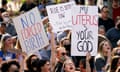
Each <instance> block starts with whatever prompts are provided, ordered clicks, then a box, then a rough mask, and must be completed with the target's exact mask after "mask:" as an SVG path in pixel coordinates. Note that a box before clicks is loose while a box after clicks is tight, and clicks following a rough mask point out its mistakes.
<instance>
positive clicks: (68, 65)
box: [63, 58, 76, 72]
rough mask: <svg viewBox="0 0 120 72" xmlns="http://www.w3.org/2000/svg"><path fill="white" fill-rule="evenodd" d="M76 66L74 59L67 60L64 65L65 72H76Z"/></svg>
mask: <svg viewBox="0 0 120 72" xmlns="http://www.w3.org/2000/svg"><path fill="white" fill-rule="evenodd" d="M75 69H76V68H75V65H74V62H73V61H72V59H69V58H68V59H66V60H65V61H64V64H63V72H75Z"/></svg>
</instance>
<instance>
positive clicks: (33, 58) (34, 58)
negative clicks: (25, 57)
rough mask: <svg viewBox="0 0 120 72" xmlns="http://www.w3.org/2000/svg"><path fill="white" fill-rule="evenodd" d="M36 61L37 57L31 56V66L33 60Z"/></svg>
mask: <svg viewBox="0 0 120 72" xmlns="http://www.w3.org/2000/svg"><path fill="white" fill-rule="evenodd" d="M36 59H38V57H37V56H33V57H32V58H31V64H32V62H33V61H34V60H36Z"/></svg>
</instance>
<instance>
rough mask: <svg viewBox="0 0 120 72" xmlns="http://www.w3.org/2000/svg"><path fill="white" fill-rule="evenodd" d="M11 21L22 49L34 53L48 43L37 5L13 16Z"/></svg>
mask: <svg viewBox="0 0 120 72" xmlns="http://www.w3.org/2000/svg"><path fill="white" fill-rule="evenodd" d="M13 22H14V24H15V28H16V31H17V33H18V38H19V40H20V44H21V47H22V51H25V52H26V53H27V54H29V53H34V52H36V51H38V50H40V49H41V48H44V47H45V46H47V45H48V44H49V42H48V38H47V36H46V33H45V31H44V27H43V24H42V22H41V18H40V13H39V11H38V9H37V7H36V8H34V9H32V10H30V11H29V12H27V13H25V14H22V15H20V16H18V17H15V18H13Z"/></svg>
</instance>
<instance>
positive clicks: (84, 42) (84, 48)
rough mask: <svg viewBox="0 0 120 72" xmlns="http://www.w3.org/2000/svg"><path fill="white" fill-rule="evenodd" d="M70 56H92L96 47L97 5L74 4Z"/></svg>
mask: <svg viewBox="0 0 120 72" xmlns="http://www.w3.org/2000/svg"><path fill="white" fill-rule="evenodd" d="M72 24H73V29H72V43H71V45H72V46H71V55H72V56H86V53H87V52H88V51H89V52H90V53H91V55H92V56H95V55H96V54H97V49H98V45H97V44H98V7H97V6H75V7H73V9H72Z"/></svg>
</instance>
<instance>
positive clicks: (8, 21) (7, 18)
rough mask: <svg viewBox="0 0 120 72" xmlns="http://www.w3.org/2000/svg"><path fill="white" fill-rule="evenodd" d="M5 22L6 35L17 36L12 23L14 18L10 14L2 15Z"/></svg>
mask: <svg viewBox="0 0 120 72" xmlns="http://www.w3.org/2000/svg"><path fill="white" fill-rule="evenodd" d="M2 18H3V22H4V23H5V24H6V30H5V32H6V33H9V34H10V35H12V36H16V35H17V33H16V30H15V27H14V24H13V22H12V18H11V17H10V15H9V12H4V13H2Z"/></svg>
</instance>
